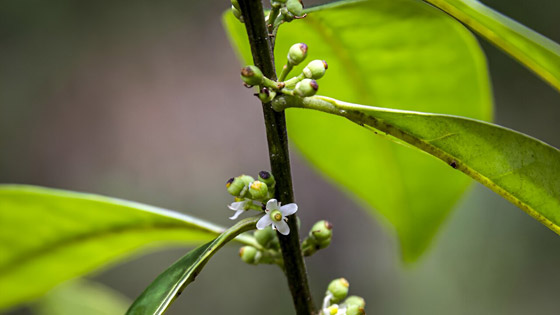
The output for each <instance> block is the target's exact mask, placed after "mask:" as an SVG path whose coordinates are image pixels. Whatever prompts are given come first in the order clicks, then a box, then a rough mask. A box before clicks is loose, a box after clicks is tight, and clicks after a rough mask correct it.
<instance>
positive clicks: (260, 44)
mask: <svg viewBox="0 0 560 315" xmlns="http://www.w3.org/2000/svg"><path fill="white" fill-rule="evenodd" d="M239 6H240V7H241V12H242V15H243V20H244V22H245V27H246V29H247V35H248V36H249V43H250V45H251V52H252V54H253V61H254V63H255V65H256V66H257V67H259V68H260V69H261V71H262V72H263V74H264V75H265V76H266V77H268V78H270V79H272V80H276V70H275V68H274V54H273V52H272V49H271V47H272V46H273V43H272V41H271V39H270V37H269V36H268V35H269V34H268V29H267V26H266V23H265V20H264V13H263V7H262V3H261V0H239ZM262 107H263V113H264V122H265V126H266V135H267V140H268V153H269V158H270V166H271V170H272V174H274V177H275V179H276V198H277V199H278V200H279V201H280V202H282V203H283V204H287V203H290V202H293V201H294V193H293V189H292V175H291V171H290V154H289V151H288V135H287V133H286V118H285V116H284V112H275V111H274V110H273V109H272V107H271V105H270V103H263V104H262ZM288 225H289V226H290V234H288V235H287V236H284V235H281V234H278V237H279V240H280V247H281V248H282V257H283V258H284V266H285V271H286V278H287V279H288V285H289V287H290V292H291V293H292V299H293V302H294V306H295V308H296V312H297V314H298V315H304V314H305V315H311V314H315V306H314V305H313V300H312V298H311V292H310V291H309V285H308V281H307V271H306V269H305V262H304V260H303V255H302V253H301V249H300V243H299V235H298V234H299V233H298V232H299V231H298V228H297V219H296V216H295V215H293V216H291V217H290V219H289V220H288Z"/></svg>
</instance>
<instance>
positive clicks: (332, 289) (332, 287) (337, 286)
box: [327, 278, 350, 303]
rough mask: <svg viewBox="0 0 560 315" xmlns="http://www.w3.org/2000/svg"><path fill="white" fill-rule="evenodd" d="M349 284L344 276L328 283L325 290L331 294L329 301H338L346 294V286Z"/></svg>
mask: <svg viewBox="0 0 560 315" xmlns="http://www.w3.org/2000/svg"><path fill="white" fill-rule="evenodd" d="M349 286H350V284H349V283H348V281H346V279H344V278H338V279H335V280H333V281H331V283H330V284H329V286H328V288H327V292H329V293H331V294H332V298H331V302H332V303H339V302H340V301H342V300H343V299H344V298H345V297H346V296H347V295H348V287H349Z"/></svg>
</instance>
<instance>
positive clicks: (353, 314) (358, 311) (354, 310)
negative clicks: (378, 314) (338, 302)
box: [346, 305, 366, 315]
mask: <svg viewBox="0 0 560 315" xmlns="http://www.w3.org/2000/svg"><path fill="white" fill-rule="evenodd" d="M346 315H366V311H365V310H364V308H363V307H360V306H358V305H348V306H346Z"/></svg>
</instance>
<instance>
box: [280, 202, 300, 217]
mask: <svg viewBox="0 0 560 315" xmlns="http://www.w3.org/2000/svg"><path fill="white" fill-rule="evenodd" d="M296 211H297V205H296V204H295V203H289V204H287V205H284V206H282V207H280V212H282V216H285V217H287V216H289V215H292V214H294V213H296Z"/></svg>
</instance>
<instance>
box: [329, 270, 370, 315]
mask: <svg viewBox="0 0 560 315" xmlns="http://www.w3.org/2000/svg"><path fill="white" fill-rule="evenodd" d="M349 286H350V284H349V283H348V281H346V279H344V278H339V279H335V280H333V281H331V283H329V286H328V287H327V292H326V293H325V298H324V299H323V305H322V307H321V312H320V313H319V314H320V315H364V314H365V310H364V307H365V306H366V302H365V300H364V299H363V298H361V297H359V296H355V295H353V296H349V297H348V298H346V296H347V295H348V288H349ZM345 298H346V300H344V299H345ZM342 300H344V302H342ZM340 302H342V303H340ZM338 303H340V304H338Z"/></svg>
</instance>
